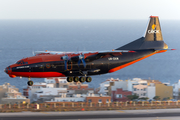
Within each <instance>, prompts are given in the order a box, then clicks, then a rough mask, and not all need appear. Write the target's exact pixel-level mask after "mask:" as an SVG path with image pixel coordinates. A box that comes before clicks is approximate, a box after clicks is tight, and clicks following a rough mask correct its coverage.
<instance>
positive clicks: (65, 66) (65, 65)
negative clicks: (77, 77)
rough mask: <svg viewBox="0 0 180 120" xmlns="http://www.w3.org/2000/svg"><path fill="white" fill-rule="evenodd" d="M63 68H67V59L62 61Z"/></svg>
mask: <svg viewBox="0 0 180 120" xmlns="http://www.w3.org/2000/svg"><path fill="white" fill-rule="evenodd" d="M64 68H65V70H67V60H65V61H64Z"/></svg>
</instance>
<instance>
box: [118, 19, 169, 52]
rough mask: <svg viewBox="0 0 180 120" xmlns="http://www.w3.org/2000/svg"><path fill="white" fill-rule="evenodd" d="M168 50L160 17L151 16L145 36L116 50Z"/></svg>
mask: <svg viewBox="0 0 180 120" xmlns="http://www.w3.org/2000/svg"><path fill="white" fill-rule="evenodd" d="M145 49H155V50H158V49H159V50H160V49H168V46H167V45H166V43H164V41H163V37H162V33H161V27H160V23H159V18H158V16H150V19H149V24H148V27H147V29H146V32H145V36H144V37H141V38H139V39H137V40H134V41H133V42H130V43H128V44H126V45H124V46H122V47H119V48H117V49H116V50H145Z"/></svg>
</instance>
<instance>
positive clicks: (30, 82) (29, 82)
mask: <svg viewBox="0 0 180 120" xmlns="http://www.w3.org/2000/svg"><path fill="white" fill-rule="evenodd" d="M27 84H28V85H29V86H32V85H33V81H31V78H29V81H28V82H27Z"/></svg>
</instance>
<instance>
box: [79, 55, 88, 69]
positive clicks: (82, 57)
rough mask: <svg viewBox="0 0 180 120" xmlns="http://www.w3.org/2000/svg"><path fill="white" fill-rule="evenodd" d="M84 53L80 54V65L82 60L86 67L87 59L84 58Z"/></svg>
mask: <svg viewBox="0 0 180 120" xmlns="http://www.w3.org/2000/svg"><path fill="white" fill-rule="evenodd" d="M84 58H85V57H84V54H80V55H79V60H78V66H79V65H80V63H81V62H82V63H83V65H84V67H86V62H85V59H84Z"/></svg>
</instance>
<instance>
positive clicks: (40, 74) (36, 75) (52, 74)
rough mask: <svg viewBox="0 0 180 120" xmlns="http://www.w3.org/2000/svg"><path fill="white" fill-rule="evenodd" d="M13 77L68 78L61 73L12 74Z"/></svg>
mask: <svg viewBox="0 0 180 120" xmlns="http://www.w3.org/2000/svg"><path fill="white" fill-rule="evenodd" d="M11 75H15V76H21V77H31V78H33V77H34V78H48V77H66V76H65V75H64V74H62V73H59V72H12V73H11Z"/></svg>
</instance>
